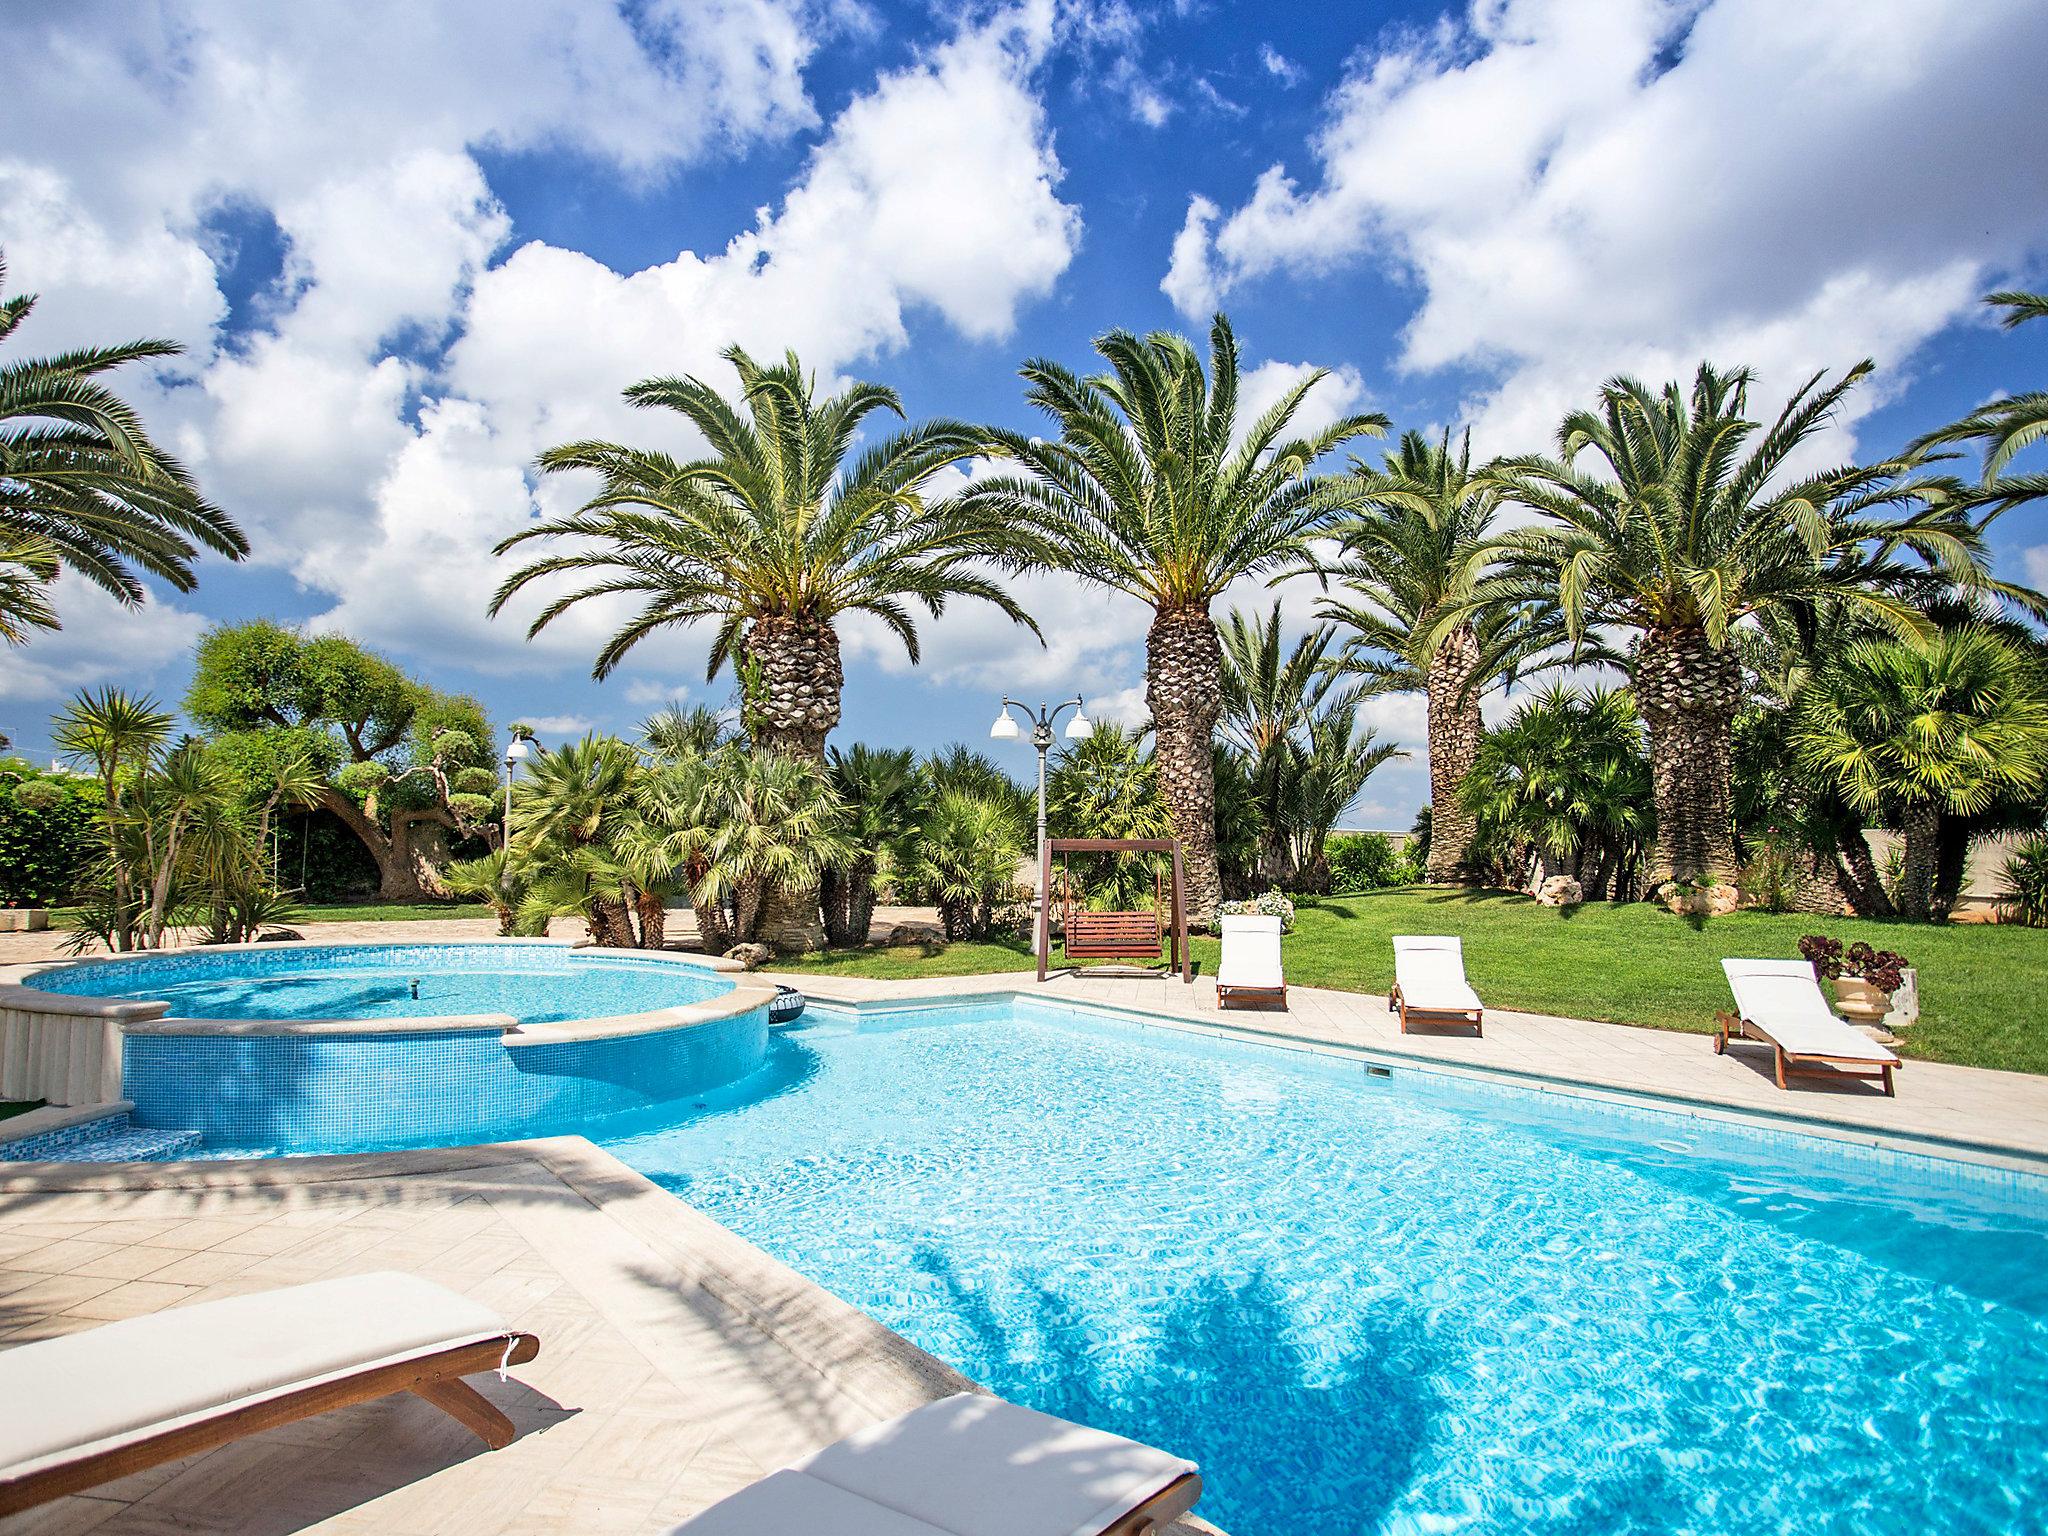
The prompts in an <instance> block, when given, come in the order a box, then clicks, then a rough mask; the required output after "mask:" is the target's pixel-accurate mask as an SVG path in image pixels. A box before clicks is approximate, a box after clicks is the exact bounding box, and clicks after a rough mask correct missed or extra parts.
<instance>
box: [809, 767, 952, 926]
mask: <svg viewBox="0 0 2048 1536" xmlns="http://www.w3.org/2000/svg"><path fill="white" fill-rule="evenodd" d="M826 777H827V778H828V779H829V780H830V781H831V784H832V788H833V790H834V791H835V792H836V793H837V794H838V796H839V802H840V805H841V807H842V808H843V811H844V823H843V825H842V827H841V832H842V834H843V835H844V837H845V839H846V842H847V847H848V856H847V860H846V862H845V863H844V864H839V865H834V866H832V867H831V868H829V869H827V870H826V872H825V879H824V881H823V883H822V885H821V887H820V896H821V897H822V899H823V906H824V909H825V942H826V943H828V944H865V943H867V941H868V930H869V929H870V928H871V927H873V925H874V920H875V879H876V876H877V875H878V874H879V873H880V872H881V867H882V863H883V861H884V860H886V861H887V862H888V864H889V866H890V867H891V868H892V869H897V870H900V869H901V868H902V867H903V865H904V864H905V863H906V862H907V861H908V858H909V855H910V850H911V848H912V846H913V845H914V842H915V839H916V836H917V827H918V823H919V822H920V821H922V820H923V815H924V808H925V800H926V798H927V797H926V793H925V781H924V779H923V777H922V776H921V775H920V774H919V773H918V771H917V758H916V755H915V754H914V753H912V752H911V750H910V749H909V748H908V747H901V748H894V749H891V748H886V747H870V746H866V745H864V744H861V743H858V742H856V743H855V744H854V746H853V749H852V750H851V751H848V752H841V751H840V750H839V749H838V748H837V747H834V748H833V749H832V754H831V763H830V765H829V766H828V767H827V769H826Z"/></svg>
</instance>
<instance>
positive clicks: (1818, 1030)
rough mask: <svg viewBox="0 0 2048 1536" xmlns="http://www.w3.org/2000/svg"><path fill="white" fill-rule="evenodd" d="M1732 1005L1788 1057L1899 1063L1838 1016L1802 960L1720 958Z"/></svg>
mask: <svg viewBox="0 0 2048 1536" xmlns="http://www.w3.org/2000/svg"><path fill="white" fill-rule="evenodd" d="M1721 969H1722V970H1723V971H1725V972H1727V973H1728V987H1729V990H1731V991H1732V992H1734V994H1735V1007H1736V1011H1737V1012H1739V1013H1740V1014H1741V1015H1742V1017H1743V1018H1744V1019H1746V1020H1747V1021H1748V1022H1749V1023H1750V1024H1751V1025H1752V1026H1754V1028H1755V1030H1756V1032H1757V1033H1758V1034H1761V1035H1763V1036H1764V1037H1765V1038H1767V1039H1768V1040H1770V1041H1771V1042H1772V1044H1774V1045H1777V1046H1779V1047H1780V1048H1781V1049H1783V1050H1784V1051H1785V1052H1786V1053H1787V1054H1788V1055H1792V1056H1834V1057H1838V1058H1840V1059H1842V1060H1845V1061H1872V1062H1879V1063H1886V1062H1889V1063H1893V1064H1896V1063H1897V1062H1898V1059H1899V1058H1898V1057H1897V1056H1896V1055H1894V1054H1893V1053H1892V1052H1890V1051H1888V1050H1886V1049H1885V1048H1884V1047H1883V1046H1881V1045H1879V1044H1878V1043H1877V1042H1876V1041H1875V1040H1873V1039H1871V1038H1870V1036H1868V1035H1866V1034H1864V1033H1863V1032H1862V1031H1861V1030H1859V1029H1856V1028H1854V1027H1852V1026H1851V1025H1849V1024H1847V1023H1844V1022H1843V1021H1842V1019H1840V1018H1839V1017H1837V1015H1836V1013H1835V1011H1834V1009H1832V1008H1830V1007H1829V1006H1828V1000H1827V998H1826V997H1824V996H1822V995H1821V990H1820V982H1819V980H1818V979H1816V978H1815V976H1814V974H1813V967H1812V966H1811V965H1809V964H1807V962H1806V961H1804V960H1723V961H1722V962H1721Z"/></svg>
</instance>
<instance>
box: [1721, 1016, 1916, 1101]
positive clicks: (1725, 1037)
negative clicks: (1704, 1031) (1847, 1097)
mask: <svg viewBox="0 0 2048 1536" xmlns="http://www.w3.org/2000/svg"><path fill="white" fill-rule="evenodd" d="M1731 1040H1742V1041H1754V1042H1756V1043H1757V1044H1759V1045H1768V1046H1769V1047H1770V1048H1771V1050H1772V1051H1773V1052H1775V1053H1776V1055H1777V1061H1776V1062H1775V1064H1774V1065H1775V1067H1776V1071H1777V1078H1778V1086H1779V1087H1780V1088H1789V1087H1790V1086H1791V1085H1790V1084H1788V1083H1787V1082H1786V1081H1785V1079H1786V1078H1787V1077H1835V1078H1840V1077H1850V1078H1855V1079H1857V1080H1859V1081H1862V1082H1873V1083H1882V1084H1883V1085H1884V1095H1885V1097H1886V1098H1888V1099H1893V1098H1897V1097H1898V1091H1897V1090H1896V1089H1895V1088H1893V1087H1892V1072H1893V1070H1894V1069H1895V1068H1900V1067H1903V1066H1905V1063H1904V1062H1903V1061H1900V1062H1890V1061H1870V1060H1868V1059H1866V1058H1865V1057H1862V1056H1827V1055H1822V1054H1819V1053H1816V1052H1813V1051H1788V1050H1786V1049H1785V1047H1783V1046H1782V1045H1780V1044H1778V1042H1777V1041H1775V1040H1773V1039H1772V1038H1771V1037H1770V1036H1769V1035H1768V1034H1766V1033H1765V1032H1764V1030H1763V1029H1762V1027H1761V1026H1759V1025H1756V1024H1753V1023H1751V1022H1750V1021H1749V1020H1748V1019H1745V1018H1743V1017H1742V1016H1741V1015H1740V1014H1736V1013H1731V1012H1729V1011H1728V1010H1727V1009H1725V1008H1723V1009H1722V1010H1721V1011H1720V1012H1719V1013H1717V1014H1715V1015H1714V1054H1715V1055H1716V1056H1725V1055H1726V1054H1727V1053H1728V1044H1729V1042H1730V1041H1731ZM1808 1063H1816V1065H1808Z"/></svg>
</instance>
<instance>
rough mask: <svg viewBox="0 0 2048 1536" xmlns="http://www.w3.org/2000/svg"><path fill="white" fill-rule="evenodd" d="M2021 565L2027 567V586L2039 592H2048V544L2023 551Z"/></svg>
mask: <svg viewBox="0 0 2048 1536" xmlns="http://www.w3.org/2000/svg"><path fill="white" fill-rule="evenodd" d="M2020 560H2021V563H2022V564H2024V565H2025V567H2026V572H2027V576H2026V581H2027V585H2028V586H2030V587H2032V588H2033V589H2034V590H2035V591H2037V592H2044V591H2048V544H2036V545H2033V546H2032V547H2031V548H2029V549H2027V550H2025V551H2023V552H2022V553H2021V555H2020Z"/></svg>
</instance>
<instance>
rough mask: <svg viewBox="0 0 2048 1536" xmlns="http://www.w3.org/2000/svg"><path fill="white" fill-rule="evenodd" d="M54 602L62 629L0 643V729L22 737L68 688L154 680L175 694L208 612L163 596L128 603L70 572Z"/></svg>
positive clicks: (163, 692)
mask: <svg viewBox="0 0 2048 1536" xmlns="http://www.w3.org/2000/svg"><path fill="white" fill-rule="evenodd" d="M56 603H57V615H58V617H59V618H60V619H62V620H63V621H64V628H63V629H62V630H61V631H59V632H58V633H55V634H47V635H38V636H36V638H35V639H33V640H31V641H30V642H29V643H28V644H27V645H25V646H18V647H8V648H6V649H5V650H0V704H5V705H6V706H7V713H6V715H5V716H4V717H0V731H4V732H5V733H6V734H7V735H9V736H12V737H14V738H15V739H16V740H17V741H18V740H21V739H23V738H24V737H26V736H29V735H32V734H37V733H38V732H39V729H40V727H41V726H42V724H43V722H44V718H45V717H46V716H47V715H48V714H49V713H50V712H51V711H52V710H53V709H55V708H56V707H57V706H58V705H60V704H61V703H62V702H63V701H64V700H65V699H66V698H68V697H69V696H70V695H71V694H73V693H75V692H77V691H78V690H79V689H81V688H90V687H95V686H97V685H99V684H100V683H103V682H106V681H107V680H108V679H110V678H111V679H118V681H119V683H120V685H121V686H122V687H123V688H127V689H130V690H138V691H147V690H149V689H152V688H154V689H156V690H157V692H158V694H159V697H160V698H162V699H165V700H169V701H171V702H175V699H174V698H173V696H172V693H171V689H172V688H173V687H174V686H175V685H178V684H179V681H180V679H181V678H182V675H183V673H184V670H185V669H186V667H187V665H188V664H189V661H190V653H191V650H192V647H193V646H194V645H195V644H197V643H198V640H199V636H200V635H201V633H203V632H204V630H205V629H206V620H205V619H203V618H201V617H200V616H199V615H198V614H196V613H193V612H191V611H190V610H189V609H185V608H181V607H178V606H177V605H176V604H175V603H172V602H166V601H161V600H159V601H152V602H151V603H149V604H148V605H147V606H145V607H142V608H128V607H124V606H123V605H121V604H120V603H118V602H116V601H115V600H114V599H113V598H111V597H109V596H107V594H106V593H104V592H102V591H101V590H100V589H99V588H98V587H95V586H92V585H91V584H89V583H88V582H85V581H83V580H81V579H80V578H79V577H77V576H76V575H72V574H69V573H67V574H66V575H64V576H63V577H62V578H61V579H60V580H59V581H58V583H57V587H56ZM31 722H33V727H34V729H32V728H31Z"/></svg>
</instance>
